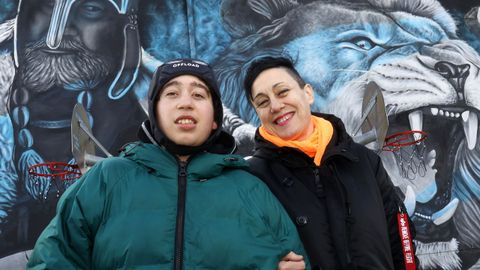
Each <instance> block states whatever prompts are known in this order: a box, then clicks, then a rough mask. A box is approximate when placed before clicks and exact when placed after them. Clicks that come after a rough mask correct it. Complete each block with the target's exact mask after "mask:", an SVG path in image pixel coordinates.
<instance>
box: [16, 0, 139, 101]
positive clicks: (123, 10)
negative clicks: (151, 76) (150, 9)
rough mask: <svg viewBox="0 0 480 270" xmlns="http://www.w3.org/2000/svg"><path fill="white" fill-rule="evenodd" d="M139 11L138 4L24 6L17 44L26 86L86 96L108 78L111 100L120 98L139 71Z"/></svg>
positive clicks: (45, 2)
mask: <svg viewBox="0 0 480 270" xmlns="http://www.w3.org/2000/svg"><path fill="white" fill-rule="evenodd" d="M136 10H137V0H34V1H33V0H21V1H20V3H19V9H18V16H17V25H16V29H17V30H16V32H15V39H14V42H15V64H16V66H17V67H18V68H19V72H20V73H21V74H20V76H21V77H22V80H23V81H24V86H25V87H27V88H28V89H29V90H30V91H40V90H39V89H43V90H46V89H48V88H49V87H52V86H54V85H56V86H60V87H63V88H66V89H71V90H86V89H94V88H96V87H97V86H98V84H100V83H102V82H103V80H105V79H107V78H108V80H109V81H110V85H109V89H108V96H109V98H110V99H119V98H121V97H122V96H123V95H125V93H126V92H127V91H128V90H129V89H130V88H131V86H132V84H133V82H134V80H135V78H136V75H137V73H138V67H139V65H140V45H139V37H138V27H137V17H136V16H137V15H136V12H137V11H136ZM40 60H43V61H40ZM50 60H51V62H50ZM119 60H120V61H119ZM55 61H57V62H55ZM60 74H61V76H59V75H60Z"/></svg>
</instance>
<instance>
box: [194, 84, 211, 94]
mask: <svg viewBox="0 0 480 270" xmlns="http://www.w3.org/2000/svg"><path fill="white" fill-rule="evenodd" d="M190 85H191V86H196V87H199V88H202V89H204V90H205V91H207V93H208V94H210V89H209V88H208V87H207V86H206V85H205V84H203V83H198V82H192V83H191V84H190Z"/></svg>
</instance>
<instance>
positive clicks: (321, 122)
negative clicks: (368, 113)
mask: <svg viewBox="0 0 480 270" xmlns="http://www.w3.org/2000/svg"><path fill="white" fill-rule="evenodd" d="M311 121H312V123H313V126H314V129H313V133H312V134H311V135H310V136H309V137H308V138H306V139H305V140H303V141H295V140H292V141H289V140H283V139H281V138H279V137H277V136H275V135H272V134H270V133H269V132H268V131H267V130H266V129H265V127H264V126H263V125H262V126H260V128H259V130H258V131H259V132H260V135H261V136H262V137H263V138H264V139H265V140H267V141H269V142H271V143H273V144H275V145H276V146H278V147H285V146H286V147H291V148H295V149H298V150H300V151H302V152H303V153H305V154H306V155H307V156H309V157H311V158H314V159H313V162H314V163H315V165H317V166H319V165H320V161H321V160H322V157H323V154H324V153H325V149H326V148H327V145H328V143H329V142H330V140H331V139H332V136H333V126H332V124H331V123H330V122H329V121H327V120H325V119H323V118H321V117H316V116H313V115H312V118H311Z"/></svg>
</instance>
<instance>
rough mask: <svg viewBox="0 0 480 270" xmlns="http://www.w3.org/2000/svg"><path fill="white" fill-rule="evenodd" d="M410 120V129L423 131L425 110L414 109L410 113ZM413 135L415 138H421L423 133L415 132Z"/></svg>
mask: <svg viewBox="0 0 480 270" xmlns="http://www.w3.org/2000/svg"><path fill="white" fill-rule="evenodd" d="M408 120H410V129H411V130H417V131H422V130H423V129H422V128H423V112H422V111H420V110H417V111H413V112H411V113H409V114H408ZM413 137H414V138H415V140H420V139H421V138H422V134H419V133H414V134H413Z"/></svg>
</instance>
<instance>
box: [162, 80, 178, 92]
mask: <svg viewBox="0 0 480 270" xmlns="http://www.w3.org/2000/svg"><path fill="white" fill-rule="evenodd" d="M171 85H174V86H179V85H180V83H179V82H177V81H175V80H174V81H169V82H168V83H166V84H165V85H164V86H163V87H162V90H163V89H165V88H167V87H169V86H171Z"/></svg>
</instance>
